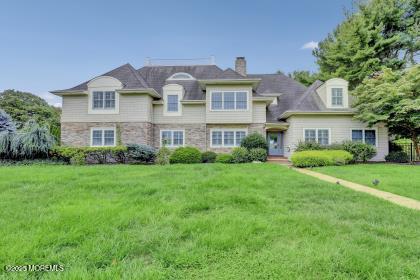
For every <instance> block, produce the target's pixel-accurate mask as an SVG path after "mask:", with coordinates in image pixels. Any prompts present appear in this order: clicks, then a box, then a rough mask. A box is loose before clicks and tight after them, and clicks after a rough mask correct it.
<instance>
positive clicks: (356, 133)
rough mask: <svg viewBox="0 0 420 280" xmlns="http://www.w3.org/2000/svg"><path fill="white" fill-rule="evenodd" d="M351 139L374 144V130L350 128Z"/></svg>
mask: <svg viewBox="0 0 420 280" xmlns="http://www.w3.org/2000/svg"><path fill="white" fill-rule="evenodd" d="M351 141H353V142H363V143H366V144H369V145H373V146H376V130H375V129H352V130H351Z"/></svg>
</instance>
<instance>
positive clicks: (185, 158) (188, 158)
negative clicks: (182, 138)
mask: <svg viewBox="0 0 420 280" xmlns="http://www.w3.org/2000/svg"><path fill="white" fill-rule="evenodd" d="M169 161H170V163H201V152H200V150H199V149H197V148H194V147H179V148H176V149H175V151H174V152H173V153H172V154H171V156H170V157H169Z"/></svg>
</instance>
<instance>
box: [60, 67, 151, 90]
mask: <svg viewBox="0 0 420 280" xmlns="http://www.w3.org/2000/svg"><path fill="white" fill-rule="evenodd" d="M100 76H110V77H113V78H116V79H118V80H119V81H120V82H121V83H122V84H123V88H125V89H134V88H148V86H147V83H146V81H145V80H144V78H143V77H142V76H141V75H140V74H139V73H138V72H137V71H136V69H134V67H133V66H131V65H130V64H129V63H127V64H124V65H122V66H120V67H117V68H115V69H114V70H111V71H109V72H106V73H104V74H102V75H99V76H97V77H100ZM95 78H96V77H95ZM93 79H94V78H92V79H90V80H88V81H86V82H84V83H81V84H80V85H77V86H75V87H72V88H69V89H67V90H87V84H88V83H89V82H90V81H91V80H93Z"/></svg>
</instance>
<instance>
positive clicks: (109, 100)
mask: <svg viewBox="0 0 420 280" xmlns="http://www.w3.org/2000/svg"><path fill="white" fill-rule="evenodd" d="M92 98H93V102H92V108H93V109H115V91H94V92H93V95H92Z"/></svg>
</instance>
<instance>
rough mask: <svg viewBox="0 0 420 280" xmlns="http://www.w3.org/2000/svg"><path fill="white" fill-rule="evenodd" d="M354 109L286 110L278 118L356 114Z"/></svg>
mask: <svg viewBox="0 0 420 280" xmlns="http://www.w3.org/2000/svg"><path fill="white" fill-rule="evenodd" d="M354 114H355V112H354V111H286V112H284V113H283V114H281V115H280V116H279V117H278V118H277V119H285V118H288V117H290V116H293V115H344V116H351V115H354Z"/></svg>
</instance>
